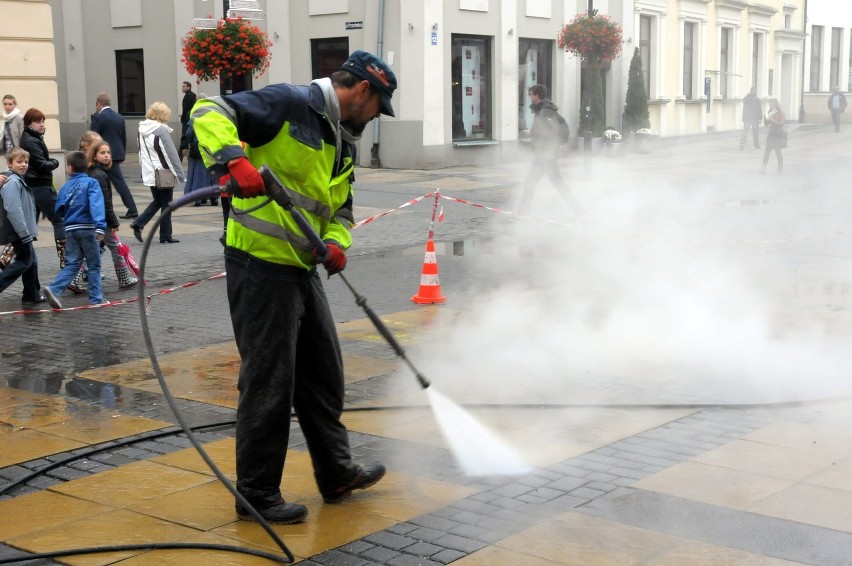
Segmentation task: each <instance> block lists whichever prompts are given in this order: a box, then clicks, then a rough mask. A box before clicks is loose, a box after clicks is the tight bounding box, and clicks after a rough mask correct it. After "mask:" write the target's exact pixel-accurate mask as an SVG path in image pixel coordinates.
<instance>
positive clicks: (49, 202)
mask: <svg viewBox="0 0 852 566" xmlns="http://www.w3.org/2000/svg"><path fill="white" fill-rule="evenodd" d="M30 191H31V192H32V194H33V199H34V200H35V203H36V206H37V207H38V208H39V210H41V211H42V213H43V214H44V215H45V216H47V219H48V220H50V224H51V225H52V226H53V239H54V240H64V239H65V221H64V219H63V218H62V217H61V216H59V215H58V214H57V213H56V196H57V195H56V191H54V190H53V187H30Z"/></svg>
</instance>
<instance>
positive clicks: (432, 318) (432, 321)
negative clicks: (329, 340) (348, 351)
mask: <svg viewBox="0 0 852 566" xmlns="http://www.w3.org/2000/svg"><path fill="white" fill-rule="evenodd" d="M380 318H381V319H382V322H383V323H384V324H385V326H387V328H388V330H390V331H391V332H392V333H393V335H394V337H395V338H396V339H397V341H398V342H399V343H400V344H410V343H412V342H415V341H418V340H424V339H425V338H426V337H428V335H429V333H430V332H434V333H437V332H441V331H442V330H444V329H448V328H450V324H451V322H452V320H451V317H449V316H448V315H447V314H446V313H442V312H441V309H440V307H438V306H435V305H432V306H427V307H422V308H418V309H415V310H408V311H401V312H395V313H389V314H385V315H382V316H381V317H380ZM337 333H338V336H339V337H340V340H341V341H343V340H365V341H372V342H384V341H385V339H384V338H383V337H382V336H381V334H379V332H378V331H377V330H376V327H375V326H373V323H372V322H370V320H369V319H367V318H361V319H357V320H352V321H349V322H344V323H340V324H338V325H337Z"/></svg>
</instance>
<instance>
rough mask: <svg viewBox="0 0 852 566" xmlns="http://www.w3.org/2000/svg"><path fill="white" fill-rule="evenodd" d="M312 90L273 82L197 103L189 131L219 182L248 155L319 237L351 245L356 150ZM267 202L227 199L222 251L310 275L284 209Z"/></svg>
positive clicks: (303, 243)
mask: <svg viewBox="0 0 852 566" xmlns="http://www.w3.org/2000/svg"><path fill="white" fill-rule="evenodd" d="M325 106H326V102H325V97H324V95H323V92H322V89H321V88H320V86H318V85H316V84H311V85H309V86H294V85H289V84H283V83H282V84H275V85H270V86H268V87H265V88H262V89H260V90H257V91H246V92H240V93H237V94H233V95H229V96H221V97H212V98H205V99H202V100H199V101H198V102H197V103H196V104H195V106H194V107H193V110H192V127H193V129H194V132H195V136H196V138H197V139H198V146H199V150H200V151H201V156H202V159H203V160H204V164H205V165H206V166H207V167H208V168H210V170H211V172H212V173H213V174H214V175H215V176H217V178H218V176H221V175H225V174H227V173H228V170H227V163H228V162H229V161H231V160H232V159H235V158H237V157H242V156H246V157H248V159H249V161H250V162H251V163H252V164H253V165H254V166H255V167H257V168H260V167H261V166H262V165H267V166H269V168H270V169H272V171H273V172H274V173H275V174H276V175H277V176H278V178H279V179H281V181H282V182H283V183H284V185H285V186H286V187H287V189H288V191H289V193H290V196H291V197H292V199H293V202H294V204H295V205H296V207H297V208H298V209H299V211H300V212H301V213H302V214H303V215H304V216H305V218H306V219H307V220H308V222H309V223H310V224H311V226H312V227H313V228H314V230H315V231H316V232H317V234H319V236H320V238H321V239H322V240H323V241H325V242H335V243H337V244H338V245H340V246H341V247H342V248H343V249H347V248H348V247H349V246H350V245H351V243H352V237H351V235H350V233H349V229H350V227H351V226H352V224H353V221H354V220H353V219H354V217H353V213H352V183H353V181H354V155H355V147H354V146H353V145H352V144H350V143H347V142H345V141H343V140H341V139H340V138H339V137H338V136H339V134H338V132H337V128H336V127H335V125H334V124H332V122H331V120H330V119H329V118H328V115H327V113H326V110H325ZM267 201H268V199H267V197H266V196H259V197H254V198H248V199H241V198H236V197H235V198H232V200H231V205H232V210H231V214H230V216H229V218H228V230H227V245H228V246H229V247H234V248H237V249H239V250H243V251H244V252H246V253H248V254H251V255H252V256H254V257H256V258H258V259H262V260H264V261H268V262H272V263H277V264H282V265H290V266H296V267H303V268H305V269H313V268H314V267H315V265H316V258H315V256H314V255H313V253H312V252H313V250H312V248H311V245H310V242H309V241H308V239H307V238H306V237H305V235H304V234H303V233H302V231H301V230H300V229H299V227H298V225H297V224H296V223H295V222H294V221H293V218H292V216H291V215H290V214H289V213H288V212H287V211H286V210H284V209H283V208H281V207H280V206H278V205H277V204H275V203H274V202H271V201H268V202H267Z"/></svg>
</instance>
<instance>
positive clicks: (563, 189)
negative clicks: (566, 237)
mask: <svg viewBox="0 0 852 566" xmlns="http://www.w3.org/2000/svg"><path fill="white" fill-rule="evenodd" d="M544 177H547V178H548V179H550V182H551V183H553V187H554V188H555V189H556V190H557V191H558V192H559V196H561V197H562V200H564V201H565V202H566V203H567V204H568V205H569V206H570V207H571V209H572V210H573V211H574V212H575V213H577V214H579V213H580V212H581V211H582V207H581V206H580V203H579V202H577V199H575V198H574V195H572V194H571V191H570V189H568V186H567V185H566V184H565V181H563V180H562V172H561V171H560V170H559V161H558V160H557V159H556V158H554V159H534V160H533V162H532V166H531V167H530V170H529V172H528V173H527V177H526V179H524V194H523V196H522V197H521V203H520V205H518V212H519V213H521V214H529V211H530V207H531V206H532V199H533V195H534V194H535V188H536V186H537V185H538V184H539V183H540V182H541V180H542V179H543V178H544Z"/></svg>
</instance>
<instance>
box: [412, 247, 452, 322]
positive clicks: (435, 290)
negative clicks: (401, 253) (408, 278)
mask: <svg viewBox="0 0 852 566" xmlns="http://www.w3.org/2000/svg"><path fill="white" fill-rule="evenodd" d="M411 300H412V301H414V302H415V303H417V304H418V305H427V304H430V303H433V304H434V303H443V302H444V301H445V300H446V297H444V296H443V295H442V294H441V283H440V282H439V281H438V259H437V257H436V256H435V242H434V241H433V240H432V239H431V238H430V239H429V240H427V241H426V257H425V258H423V273H422V274H421V275H420V289H419V290H418V291H417V294H416V295H414V296H413V297H411Z"/></svg>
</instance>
